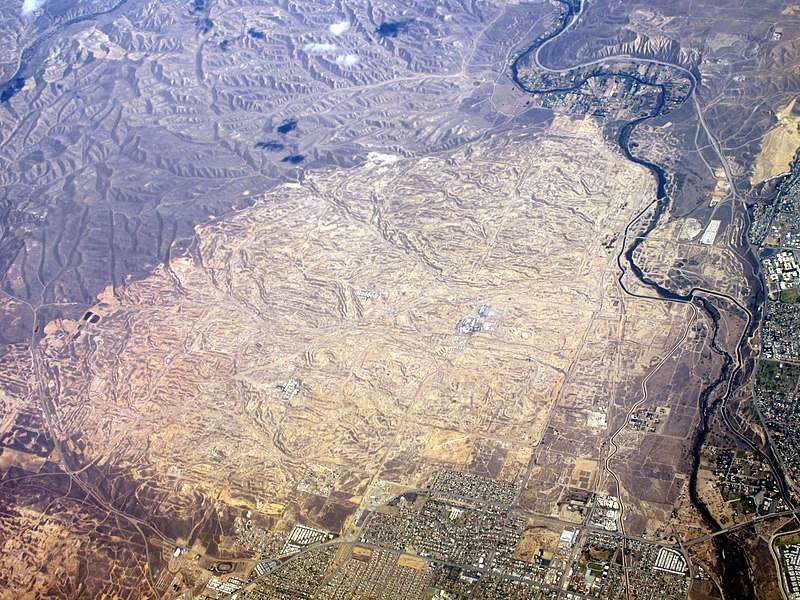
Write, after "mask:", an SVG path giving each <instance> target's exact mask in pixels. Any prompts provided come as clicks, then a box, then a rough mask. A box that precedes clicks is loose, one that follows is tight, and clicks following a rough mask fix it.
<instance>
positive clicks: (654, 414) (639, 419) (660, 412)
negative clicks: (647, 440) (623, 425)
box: [630, 408, 667, 433]
mask: <svg viewBox="0 0 800 600" xmlns="http://www.w3.org/2000/svg"><path fill="white" fill-rule="evenodd" d="M666 414H667V409H666V408H640V409H639V410H636V411H634V412H633V414H632V415H631V421H630V423H631V427H633V428H634V429H635V430H637V431H647V432H649V433H655V432H656V429H657V427H658V425H659V424H660V423H661V419H662V417H663V416H664V415H666Z"/></svg>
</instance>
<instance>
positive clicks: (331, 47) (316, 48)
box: [304, 42, 336, 54]
mask: <svg viewBox="0 0 800 600" xmlns="http://www.w3.org/2000/svg"><path fill="white" fill-rule="evenodd" d="M304 49H305V51H306V52H308V53H309V54H330V53H331V52H336V44H319V43H315V42H312V43H310V44H306V45H305V46H304Z"/></svg>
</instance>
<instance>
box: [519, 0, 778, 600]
mask: <svg viewBox="0 0 800 600" xmlns="http://www.w3.org/2000/svg"><path fill="white" fill-rule="evenodd" d="M559 1H560V2H561V4H562V6H564V7H565V8H566V10H562V11H561V13H560V15H561V16H560V17H559V19H560V21H559V22H558V23H557V26H556V27H555V28H554V29H553V30H552V31H550V32H549V33H547V34H545V35H543V36H541V37H540V38H538V39H537V40H536V41H535V42H534V43H533V44H531V45H530V46H528V48H526V49H525V50H524V51H523V52H522V53H521V54H520V55H519V56H518V57H517V58H516V59H515V60H514V62H513V63H512V65H511V78H512V80H513V81H514V83H515V84H516V85H517V87H519V88H520V89H521V90H523V91H525V92H527V93H530V94H543V93H551V94H552V93H566V92H571V91H574V90H576V89H578V88H580V87H581V86H582V85H583V84H584V83H585V82H586V81H587V80H588V79H590V78H592V77H598V76H615V77H622V78H627V79H631V80H635V81H636V82H638V83H640V84H643V85H652V86H654V87H659V88H660V93H659V96H658V101H657V104H656V106H655V107H654V108H653V110H652V111H651V112H650V113H649V114H647V115H645V116H642V117H639V118H637V119H634V120H631V121H629V122H628V123H626V124H625V125H623V126H622V127H621V129H620V132H619V135H618V138H617V143H618V145H619V147H620V149H621V150H622V152H623V154H624V155H625V157H626V158H627V159H628V160H629V161H631V162H634V163H636V164H638V165H642V166H643V167H645V168H647V169H648V170H649V171H650V172H651V173H652V174H653V176H654V177H655V179H656V182H657V196H656V200H655V201H654V202H653V203H651V204H649V205H648V206H647V207H645V208H644V209H643V210H642V211H641V212H640V213H639V214H638V215H636V217H634V219H633V220H631V221H630V223H629V224H628V226H627V227H626V230H625V237H624V239H623V243H622V248H621V249H620V252H619V254H618V256H617V264H618V266H619V272H620V274H619V277H618V281H619V284H620V287H621V288H622V290H623V291H624V292H625V293H626V294H628V295H630V296H634V297H639V298H646V299H658V300H663V301H666V302H679V303H687V302H693V303H695V304H697V305H698V306H699V308H701V309H702V310H703V312H705V314H706V315H707V316H708V318H709V321H710V322H711V325H712V329H711V331H712V333H711V350H712V352H714V353H715V354H717V355H719V356H721V357H722V360H723V363H722V367H721V368H720V372H719V375H718V377H717V378H716V379H715V380H714V381H712V382H711V383H710V384H708V385H707V386H706V387H705V388H703V390H702V391H701V393H700V396H699V406H700V411H701V415H702V420H701V424H700V427H699V429H698V431H697V433H696V435H695V439H694V443H693V448H692V455H693V460H694V462H693V468H692V472H691V475H690V480H689V495H690V498H691V501H692V504H693V505H694V506H695V507H696V508H697V510H698V511H699V512H700V514H701V515H702V516H703V519H704V520H705V521H706V523H707V524H708V526H709V527H710V528H711V529H712V530H713V531H720V530H721V526H720V524H719V523H718V522H717V521H716V519H715V518H714V516H713V515H712V514H711V512H710V511H709V509H708V507H707V506H706V505H705V503H704V502H703V500H702V498H700V495H699V494H698V492H697V475H698V470H699V467H700V458H701V452H702V447H703V444H704V442H705V439H706V436H707V435H708V431H709V426H710V421H711V418H712V416H713V415H714V413H715V411H716V409H717V408H718V407H721V408H722V411H723V418H724V421H725V423H726V425H728V427H729V428H731V430H732V432H733V433H734V434H735V435H736V436H737V437H739V438H740V439H742V440H743V441H745V442H746V443H747V444H748V445H750V447H751V448H753V449H754V450H755V451H756V452H758V453H760V454H762V455H763V453H761V451H760V449H758V448H756V447H755V446H754V445H753V444H752V442H751V441H750V440H748V439H746V438H745V437H744V436H743V435H742V434H741V433H740V432H739V431H738V430H736V429H735V426H734V425H733V424H732V423H730V421H729V420H728V418H727V416H726V415H725V414H724V408H725V403H726V402H727V400H728V399H729V398H730V396H731V394H732V393H733V391H734V390H735V389H736V387H737V384H739V383H740V380H741V376H742V374H743V373H744V371H743V369H742V366H743V364H744V356H743V352H744V349H745V347H746V345H747V337H748V336H749V335H752V333H753V331H754V330H755V328H756V326H757V321H756V320H755V319H754V318H753V316H752V315H753V310H751V309H752V308H753V306H751V307H750V308H745V307H743V306H742V305H741V304H740V303H739V302H738V301H737V300H736V299H735V298H733V297H731V296H728V295H726V294H722V293H719V292H715V291H713V290H707V289H704V288H699V287H695V288H693V289H691V290H690V291H689V292H688V293H687V294H679V293H677V292H675V291H673V290H670V289H667V288H665V287H663V286H662V285H660V284H659V283H657V282H656V281H654V280H652V279H651V278H650V277H648V276H647V274H645V273H644V272H643V271H642V269H641V268H640V267H639V266H638V265H637V264H636V261H635V259H634V254H635V252H636V249H637V248H638V247H639V246H640V245H641V243H642V242H643V241H644V239H645V238H646V237H647V236H648V235H649V234H650V233H651V232H652V231H653V230H654V229H655V228H656V226H657V225H658V223H659V220H660V219H661V217H662V216H663V215H664V213H665V211H666V209H667V208H668V206H669V203H670V199H669V196H668V194H667V181H668V180H667V173H666V171H665V170H664V168H663V167H661V166H660V165H657V164H655V163H652V162H649V161H647V160H644V159H643V158H640V157H638V156H635V155H634V154H633V153H632V152H631V145H630V137H631V134H632V132H633V131H634V129H635V128H636V127H637V126H638V125H639V124H640V123H643V122H645V121H647V120H649V119H653V118H655V117H658V116H661V115H662V114H664V112H663V108H664V102H665V98H666V96H667V89H666V86H665V85H664V84H656V83H650V82H647V81H643V80H641V79H640V78H638V77H634V76H631V75H628V74H626V73H616V72H613V71H608V70H604V71H602V72H600V73H593V74H589V75H587V76H586V77H584V78H582V79H581V80H580V81H578V82H577V83H575V84H574V85H572V86H571V87H564V88H540V89H537V88H531V87H529V86H528V85H527V84H526V83H525V82H524V81H522V80H521V79H520V74H519V65H520V61H522V60H523V59H525V58H526V57H533V58H535V59H536V60H537V62H538V57H537V56H536V55H534V54H532V53H535V52H538V50H539V49H540V48H541V47H542V46H543V45H544V44H546V43H547V42H549V41H550V40H552V39H554V38H556V37H557V36H559V35H561V34H562V33H563V32H564V30H565V29H567V28H568V27H569V26H570V25H571V24H572V23H573V22H574V21H575V19H576V18H577V16H579V15H580V14H581V12H582V6H581V5H580V4H578V5H577V6H576V0H559ZM577 1H578V2H579V1H580V0H577ZM608 58H615V57H608ZM616 58H619V57H616ZM623 58H627V59H630V58H629V57H623ZM663 64H665V65H666V63H663ZM675 67H676V68H678V69H680V70H682V71H686V70H685V69H683V68H682V67H679V66H677V65H675ZM574 68H578V67H572V69H574ZM569 70H570V69H564V70H563V71H561V72H566V71H569ZM697 80H698V78H697V77H696V76H695V75H693V74H692V76H691V83H692V85H691V89H690V90H689V92H688V93H687V95H686V98H685V99H684V101H685V100H686V99H688V98H690V97H691V95H692V94H693V93H695V90H696V82H697ZM654 205H655V207H654V210H652V214H651V215H650V216H649V220H648V222H647V226H646V227H645V229H644V231H642V232H640V233H639V234H637V235H636V236H634V237H633V240H632V241H631V242H630V243H629V244H628V233H629V230H630V229H631V227H632V226H633V225H634V223H636V222H637V221H638V220H639V219H640V218H641V217H642V216H643V215H645V214H646V213H648V211H650V210H651V209H653V206H654ZM750 254H752V252H751V253H750ZM752 258H753V257H752V256H749V257H748V259H749V260H751V262H752ZM755 267H756V269H757V268H758V265H757V262H756V263H755ZM628 271H630V272H631V273H632V274H633V275H634V276H635V277H636V278H637V279H638V281H639V282H641V283H642V284H643V285H645V286H646V287H647V288H649V289H650V290H652V291H653V292H654V293H655V295H654V296H650V295H644V294H638V293H634V292H631V291H629V290H628V289H627V288H626V287H625V284H624V282H623V278H624V276H625V274H626V273H627V272H628ZM756 272H757V271H756ZM700 293H702V294H703V295H700ZM758 296H759V297H757V298H755V299H754V300H753V303H754V306H755V307H757V306H758V305H759V303H760V300H761V299H762V298H763V291H761V290H759V294H758ZM710 297H716V298H719V299H726V300H728V301H731V302H733V303H734V304H735V305H737V306H738V307H739V308H740V309H742V311H743V312H744V313H745V314H746V315H747V325H746V326H745V328H744V331H743V332H742V335H741V337H740V338H739V341H738V345H737V347H736V358H734V357H733V356H732V355H731V354H730V353H729V352H728V351H726V350H725V349H723V348H722V347H720V346H719V344H718V342H717V335H718V329H719V325H718V323H719V319H720V313H719V311H718V309H717V308H716V307H715V306H714V304H713V303H712V302H711V301H710V300H709V298H710ZM724 384H727V386H726V389H725V391H724V393H719V394H718V395H717V397H716V399H715V400H714V401H713V402H710V401H711V396H712V394H714V393H715V392H716V391H717V390H718V389H719V388H720V387H722V386H723V385H724ZM765 458H767V460H768V461H769V463H770V465H771V466H772V468H773V472H775V474H776V476H777V478H778V481H779V485H780V486H781V489H782V491H783V492H784V495H786V489H785V483H784V482H783V478H782V476H781V474H780V470H779V469H777V467H776V465H775V464H774V461H773V460H772V459H771V457H765ZM714 544H715V545H716V549H717V552H718V554H719V556H720V558H721V560H720V561H719V563H720V566H721V571H722V572H721V575H722V585H723V592H724V595H725V597H726V598H736V599H737V600H748V599H751V598H754V597H755V594H754V589H753V584H752V580H751V576H750V571H749V564H748V561H747V558H746V556H745V553H744V550H743V548H742V546H741V545H740V544H739V543H737V542H736V540H734V539H732V538H731V537H730V536H728V535H724V534H723V535H719V536H716V537H715V538H714Z"/></svg>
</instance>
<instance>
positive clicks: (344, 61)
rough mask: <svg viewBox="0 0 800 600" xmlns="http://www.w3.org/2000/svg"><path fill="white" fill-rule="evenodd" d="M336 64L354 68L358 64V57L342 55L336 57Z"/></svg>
mask: <svg viewBox="0 0 800 600" xmlns="http://www.w3.org/2000/svg"><path fill="white" fill-rule="evenodd" d="M336 64H337V65H341V66H343V67H352V66H353V65H357V64H358V56H356V55H355V54H340V55H339V56H337V57H336Z"/></svg>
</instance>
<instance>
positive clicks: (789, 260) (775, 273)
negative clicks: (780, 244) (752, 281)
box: [761, 250, 800, 300]
mask: <svg viewBox="0 0 800 600" xmlns="http://www.w3.org/2000/svg"><path fill="white" fill-rule="evenodd" d="M761 265H762V268H763V269H764V278H765V280H766V284H767V290H768V291H769V296H770V298H772V299H773V300H778V299H781V298H782V294H783V292H785V291H786V290H792V289H797V288H800V259H798V256H797V254H796V253H795V251H794V250H780V251H778V252H776V253H774V254H770V255H768V256H767V257H765V258H763V259H762V260H761Z"/></svg>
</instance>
